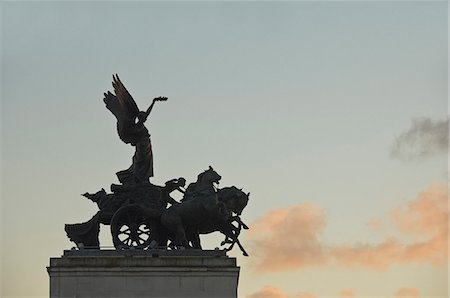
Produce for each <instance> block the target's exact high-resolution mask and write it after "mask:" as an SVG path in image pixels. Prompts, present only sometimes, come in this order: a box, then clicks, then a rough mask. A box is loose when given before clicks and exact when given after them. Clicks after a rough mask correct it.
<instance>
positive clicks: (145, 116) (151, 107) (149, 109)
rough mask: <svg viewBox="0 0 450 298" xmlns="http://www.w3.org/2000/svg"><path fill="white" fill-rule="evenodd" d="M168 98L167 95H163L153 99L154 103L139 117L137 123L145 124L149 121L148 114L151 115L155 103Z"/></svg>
mask: <svg viewBox="0 0 450 298" xmlns="http://www.w3.org/2000/svg"><path fill="white" fill-rule="evenodd" d="M166 100H167V97H163V96H160V97H156V98H154V99H153V101H152V104H151V105H150V106H149V107H148V109H147V111H145V114H144V115H143V116H142V117H140V118H139V120H138V123H137V124H143V123H144V122H145V121H147V117H148V115H150V112H151V111H152V109H153V106H154V105H155V102H157V101H166Z"/></svg>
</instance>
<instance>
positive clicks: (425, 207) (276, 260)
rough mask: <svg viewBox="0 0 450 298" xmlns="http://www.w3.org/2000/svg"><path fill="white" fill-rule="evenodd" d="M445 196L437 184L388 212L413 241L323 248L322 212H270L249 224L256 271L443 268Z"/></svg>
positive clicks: (301, 208) (304, 207)
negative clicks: (336, 267) (396, 266)
mask: <svg viewBox="0 0 450 298" xmlns="http://www.w3.org/2000/svg"><path fill="white" fill-rule="evenodd" d="M447 203H448V195H447V189H446V187H445V185H439V184H435V185H432V186H430V187H429V188H428V189H426V190H425V191H424V192H421V193H419V194H418V196H417V198H416V199H415V200H414V201H411V202H409V203H407V204H405V205H404V206H400V207H398V208H395V209H394V210H393V211H392V212H391V215H392V220H393V223H394V225H393V226H394V228H396V229H398V231H399V232H400V233H403V235H404V236H412V237H413V238H412V240H411V241H406V240H404V239H403V238H404V237H402V239H398V238H394V237H387V238H386V239H385V240H384V241H382V242H379V243H357V244H354V243H353V244H343V245H327V244H325V243H322V242H321V241H320V234H321V233H322V231H323V230H324V228H325V215H324V212H323V211H322V210H321V209H320V208H318V207H317V206H315V205H313V204H301V205H297V206H292V207H289V208H280V209H276V210H273V211H270V212H268V213H266V214H265V215H263V216H262V217H261V218H259V219H258V220H256V221H255V222H254V223H253V224H252V225H251V230H250V231H252V232H251V233H249V236H250V244H251V247H252V250H253V251H254V252H253V255H255V256H256V258H255V260H256V262H257V263H256V268H255V269H256V271H258V272H269V271H270V272H275V271H292V270H297V269H300V268H304V267H306V266H320V265H326V264H329V263H336V264H341V265H344V266H348V267H351V266H362V267H367V268H371V269H374V270H383V269H386V268H387V267H388V266H390V265H393V264H402V263H431V264H434V265H440V264H446V262H447V254H448V245H447V239H448V238H447V232H448V225H447V224H448V210H447Z"/></svg>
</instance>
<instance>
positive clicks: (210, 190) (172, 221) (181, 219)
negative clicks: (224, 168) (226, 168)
mask: <svg viewBox="0 0 450 298" xmlns="http://www.w3.org/2000/svg"><path fill="white" fill-rule="evenodd" d="M221 178H222V177H221V176H220V175H219V174H217V172H216V171H214V169H213V168H212V167H211V166H210V167H209V169H208V170H205V171H204V172H203V173H200V174H199V175H198V177H197V181H196V182H195V184H191V185H189V187H188V189H189V188H190V191H189V193H188V191H187V190H186V193H187V195H188V196H186V194H185V200H183V202H182V203H181V204H175V205H172V206H170V207H169V208H168V209H167V210H165V211H164V212H163V213H162V215H161V225H162V226H163V227H164V228H165V229H167V231H168V233H169V234H173V235H174V241H173V243H174V244H175V245H176V246H181V247H185V248H190V246H189V243H188V240H187V238H186V228H187V227H191V226H197V225H200V224H202V223H203V222H207V221H209V220H211V218H214V217H218V216H224V215H223V214H222V212H223V208H219V204H218V203H219V201H218V198H217V193H216V189H215V187H214V183H219V181H220V179H221Z"/></svg>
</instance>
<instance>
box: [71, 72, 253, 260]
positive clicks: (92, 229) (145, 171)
mask: <svg viewBox="0 0 450 298" xmlns="http://www.w3.org/2000/svg"><path fill="white" fill-rule="evenodd" d="M112 85H113V87H114V93H115V94H113V93H111V92H109V91H108V92H106V93H104V99H103V101H104V102H105V104H106V107H107V108H108V110H110V111H111V112H112V113H113V114H114V116H115V117H116V119H117V132H118V134H119V137H120V139H121V140H122V141H123V142H124V143H126V144H131V145H132V146H134V147H135V153H134V156H133V162H132V164H131V166H130V167H129V168H128V169H126V170H123V171H119V172H117V173H116V175H117V177H118V178H119V181H120V183H121V184H111V191H112V193H107V192H106V191H105V190H104V189H103V188H102V189H101V190H100V191H98V192H96V193H93V194H91V193H85V194H83V196H84V197H86V198H88V199H89V200H91V201H93V202H94V203H96V204H97V206H98V209H99V211H98V212H97V213H96V214H95V215H94V216H93V217H92V218H91V219H89V220H88V221H86V222H84V223H77V224H66V225H65V231H66V233H67V236H68V237H69V239H70V240H71V241H73V242H75V243H76V245H77V247H78V248H80V249H81V248H84V249H89V248H100V242H99V239H98V237H99V231H100V224H105V225H110V228H111V235H112V240H113V243H114V246H115V247H116V249H127V248H139V249H145V248H155V247H158V248H167V247H168V245H167V243H168V241H169V240H170V245H169V247H170V248H171V249H181V248H185V249H189V248H197V249H201V243H200V236H199V235H200V234H207V233H212V232H214V231H219V232H220V233H222V234H224V235H225V240H224V241H223V242H222V243H221V245H224V244H230V246H229V247H228V248H226V250H230V249H231V248H232V247H233V246H234V244H237V245H238V246H239V248H240V249H241V251H242V253H243V254H244V255H245V256H247V255H248V254H247V252H246V251H245V249H244V248H243V247H242V245H241V243H240V242H239V239H238V236H239V234H240V233H241V230H242V229H248V227H247V226H246V225H245V224H244V223H243V222H242V220H241V218H240V215H241V213H242V211H243V210H244V208H245V207H246V206H247V203H248V198H249V194H250V193H248V194H246V193H244V192H243V191H242V189H238V188H236V187H234V186H232V187H225V188H223V189H217V186H216V185H215V184H218V183H219V180H220V179H221V178H222V177H221V176H220V175H219V174H218V173H217V172H216V171H215V170H214V169H213V168H212V167H211V166H210V167H209V168H208V169H207V170H205V171H203V172H202V173H200V174H199V175H198V176H197V181H196V182H194V183H191V184H189V186H188V187H187V188H186V189H185V188H184V187H185V185H186V180H185V179H184V178H182V177H180V178H177V179H171V180H169V181H167V182H166V183H165V185H164V186H158V185H154V184H152V183H150V181H149V179H150V177H153V153H152V144H151V141H150V134H149V132H148V130H147V128H146V127H145V126H144V123H145V121H146V120H147V118H148V116H149V114H150V112H151V111H152V109H153V106H154V104H155V102H156V101H163V100H167V97H157V98H155V99H153V101H152V103H151V105H150V107H149V108H148V109H147V110H146V111H145V112H142V111H139V109H138V107H137V105H136V102H135V101H134V100H133V98H132V97H131V95H130V93H128V91H127V89H126V88H125V86H124V85H123V84H122V82H121V81H120V79H119V77H118V76H117V75H114V76H113V84H112ZM174 191H179V192H180V193H182V194H183V199H182V200H181V201H182V202H181V203H179V202H177V201H176V200H175V199H174V198H172V197H171V193H172V192H174ZM169 205H170V206H169ZM236 223H237V226H236V225H235V224H236Z"/></svg>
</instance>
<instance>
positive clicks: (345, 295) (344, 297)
mask: <svg viewBox="0 0 450 298" xmlns="http://www.w3.org/2000/svg"><path fill="white" fill-rule="evenodd" d="M338 295H339V297H340V298H350V297H355V291H354V290H353V289H345V290H342V291H340V292H339V293H338Z"/></svg>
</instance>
